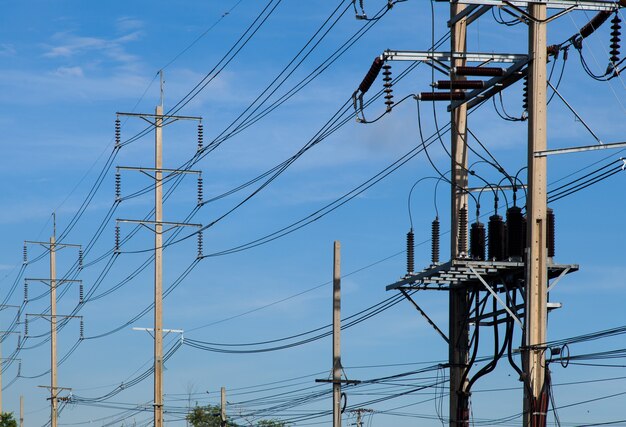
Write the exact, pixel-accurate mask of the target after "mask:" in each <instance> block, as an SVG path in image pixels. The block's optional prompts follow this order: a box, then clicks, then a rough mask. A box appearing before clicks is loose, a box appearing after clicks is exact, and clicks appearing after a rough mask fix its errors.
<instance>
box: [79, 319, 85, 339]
mask: <svg viewBox="0 0 626 427" xmlns="http://www.w3.org/2000/svg"><path fill="white" fill-rule="evenodd" d="M84 338H85V323H84V322H83V319H82V318H81V319H80V339H81V340H82V339H84Z"/></svg>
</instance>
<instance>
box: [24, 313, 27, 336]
mask: <svg viewBox="0 0 626 427" xmlns="http://www.w3.org/2000/svg"><path fill="white" fill-rule="evenodd" d="M24 336H25V337H27V336H28V317H24Z"/></svg>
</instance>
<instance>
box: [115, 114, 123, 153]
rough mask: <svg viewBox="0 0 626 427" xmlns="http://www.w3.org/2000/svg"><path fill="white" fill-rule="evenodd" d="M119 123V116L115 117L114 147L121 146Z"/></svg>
mask: <svg viewBox="0 0 626 427" xmlns="http://www.w3.org/2000/svg"><path fill="white" fill-rule="evenodd" d="M121 128H122V126H121V124H120V118H119V117H118V118H116V119H115V148H116V149H117V148H120V147H121V142H122V140H121V136H122V131H121Z"/></svg>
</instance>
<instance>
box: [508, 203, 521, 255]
mask: <svg viewBox="0 0 626 427" xmlns="http://www.w3.org/2000/svg"><path fill="white" fill-rule="evenodd" d="M523 221H524V216H523V215H522V209H520V208H519V207H518V206H511V207H510V208H509V209H507V211H506V243H507V254H508V256H509V258H511V260H512V261H521V260H522V254H523V253H524V247H523V233H524V230H523V226H522V224H523Z"/></svg>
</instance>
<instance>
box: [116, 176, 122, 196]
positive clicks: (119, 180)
mask: <svg viewBox="0 0 626 427" xmlns="http://www.w3.org/2000/svg"><path fill="white" fill-rule="evenodd" d="M121 198H122V175H121V174H120V173H119V172H117V173H116V174H115V200H116V201H118V202H119V201H120V199H121Z"/></svg>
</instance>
